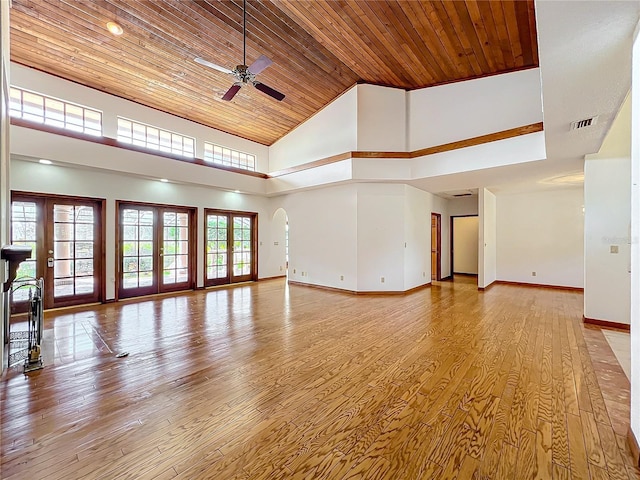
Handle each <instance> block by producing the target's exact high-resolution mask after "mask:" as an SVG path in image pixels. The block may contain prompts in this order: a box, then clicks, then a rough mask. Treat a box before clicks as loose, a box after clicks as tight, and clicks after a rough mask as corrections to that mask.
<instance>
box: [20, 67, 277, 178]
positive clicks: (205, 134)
mask: <svg viewBox="0 0 640 480" xmlns="http://www.w3.org/2000/svg"><path fill="white" fill-rule="evenodd" d="M11 84H12V85H13V86H16V87H20V88H26V89H28V90H33V91H35V92H38V93H42V94H45V95H49V96H52V97H56V98H59V99H61V100H66V101H69V102H74V103H79V104H81V105H84V106H86V107H91V108H95V109H97V110H101V111H102V112H103V132H104V136H105V137H110V138H117V116H121V117H126V118H129V119H131V120H137V121H139V122H142V123H147V124H149V125H154V126H157V127H161V128H164V129H167V130H171V131H173V132H176V133H180V134H184V135H188V136H191V137H195V138H196V157H198V158H203V157H204V141H208V142H212V143H216V144H218V145H223V146H225V147H229V148H233V149H235V150H239V151H241V152H246V153H251V154H254V155H256V162H257V165H256V170H257V171H259V172H267V170H268V168H269V148H268V147H266V146H265V145H261V144H259V143H256V142H252V141H250V140H246V139H244V138H240V137H237V136H235V135H230V134H228V133H225V132H222V131H221V130H216V129H213V128H209V127H205V126H204V125H201V124H199V123H196V122H191V121H189V120H185V119H183V118H180V117H176V116H175V115H169V114H167V113H163V112H160V111H158V110H155V109H153V108H148V107H144V106H142V105H139V104H137V103H135V102H131V101H129V100H125V99H123V98H120V97H116V96H114V95H109V94H107V93H103V92H100V91H99V90H95V89H92V88H88V87H84V86H82V85H79V84H77V83H73V82H69V81H67V80H63V79H62V78H59V77H55V76H53V75H49V74H46V73H43V72H40V71H38V70H35V69H32V68H28V67H24V66H22V65H18V64H15V63H12V64H11Z"/></svg>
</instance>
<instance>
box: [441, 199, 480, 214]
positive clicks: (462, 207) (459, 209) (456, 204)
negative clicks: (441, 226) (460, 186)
mask: <svg viewBox="0 0 640 480" xmlns="http://www.w3.org/2000/svg"><path fill="white" fill-rule="evenodd" d="M448 204H449V207H448V208H449V215H451V216H452V217H455V216H462V215H478V195H472V196H470V197H458V198H452V199H450V200H449V202H448Z"/></svg>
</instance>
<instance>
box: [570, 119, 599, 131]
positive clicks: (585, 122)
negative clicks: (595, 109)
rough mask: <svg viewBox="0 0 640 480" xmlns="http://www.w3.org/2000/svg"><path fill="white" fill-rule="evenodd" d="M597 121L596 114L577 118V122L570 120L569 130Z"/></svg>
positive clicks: (587, 125) (588, 125)
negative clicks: (581, 118) (580, 118)
mask: <svg viewBox="0 0 640 480" xmlns="http://www.w3.org/2000/svg"><path fill="white" fill-rule="evenodd" d="M596 123H598V116H595V117H591V118H585V119H584V120H578V121H577V122H571V130H578V129H580V128H586V127H592V126H593V125H595V124H596Z"/></svg>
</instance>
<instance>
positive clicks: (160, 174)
mask: <svg viewBox="0 0 640 480" xmlns="http://www.w3.org/2000/svg"><path fill="white" fill-rule="evenodd" d="M11 153H12V155H14V156H15V155H20V156H23V157H29V158H35V159H38V158H46V159H48V160H52V161H54V162H56V163H63V164H70V165H75V166H77V167H79V168H93V169H99V170H102V171H104V172H111V173H115V174H120V173H124V174H133V175H138V176H142V177H145V178H155V179H160V178H166V179H169V180H171V181H176V182H184V183H191V184H194V185H201V186H207V187H217V188H223V189H228V190H236V189H237V190H240V191H242V192H244V193H254V194H264V193H265V187H266V184H265V182H266V180H264V179H262V178H258V177H254V176H250V175H243V174H241V173H235V172H229V171H226V170H223V169H219V168H211V167H207V166H204V165H192V164H189V163H187V162H181V161H179V160H174V159H172V158H165V157H159V156H157V155H154V154H153V153H152V152H149V153H144V152H136V151H132V150H127V149H122V148H117V147H112V146H109V145H101V144H97V143H93V142H87V141H85V140H79V139H76V138H71V137H66V136H64V135H56V134H53V133H47V132H42V131H39V130H32V129H30V128H26V127H19V126H16V125H12V126H11Z"/></svg>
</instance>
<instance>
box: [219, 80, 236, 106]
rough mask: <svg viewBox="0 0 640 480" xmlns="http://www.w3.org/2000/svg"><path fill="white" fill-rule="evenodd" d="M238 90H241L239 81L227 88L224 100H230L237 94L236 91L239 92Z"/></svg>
mask: <svg viewBox="0 0 640 480" xmlns="http://www.w3.org/2000/svg"><path fill="white" fill-rule="evenodd" d="M238 90H240V85H238V84H237V83H234V84H233V85H232V86H231V88H230V89H229V90H227V93H225V94H224V95H223V97H222V100H225V101H227V102H228V101H229V100H231V99H232V98H233V97H235V96H236V93H238Z"/></svg>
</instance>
